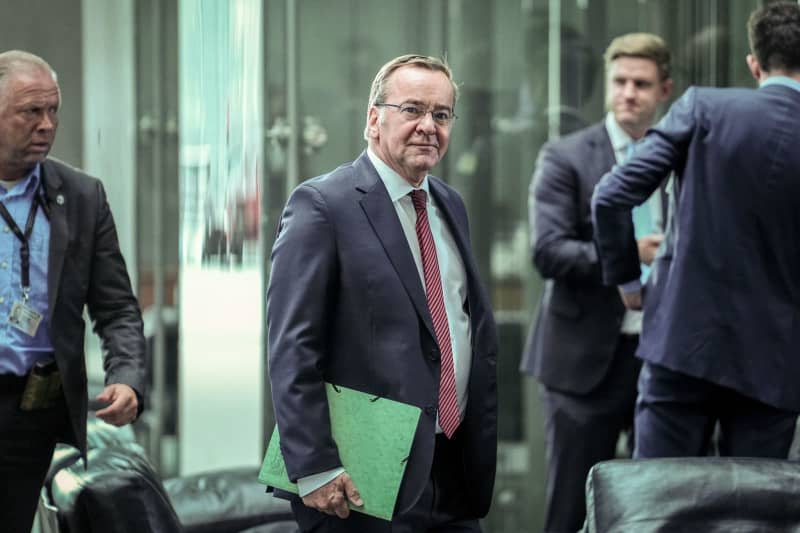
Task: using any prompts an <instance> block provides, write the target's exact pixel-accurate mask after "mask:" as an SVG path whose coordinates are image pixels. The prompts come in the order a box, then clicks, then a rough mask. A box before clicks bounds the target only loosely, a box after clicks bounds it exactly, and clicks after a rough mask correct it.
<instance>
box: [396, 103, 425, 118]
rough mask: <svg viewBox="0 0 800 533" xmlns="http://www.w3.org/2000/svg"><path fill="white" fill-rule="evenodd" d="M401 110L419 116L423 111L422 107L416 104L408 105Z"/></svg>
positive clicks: (411, 115) (412, 115)
mask: <svg viewBox="0 0 800 533" xmlns="http://www.w3.org/2000/svg"><path fill="white" fill-rule="evenodd" d="M400 111H402V112H403V113H405V114H406V115H408V116H410V117H418V116H420V115H421V114H422V111H420V108H418V107H417V106H414V105H407V106H405V107H403V108H402V109H401V110H400Z"/></svg>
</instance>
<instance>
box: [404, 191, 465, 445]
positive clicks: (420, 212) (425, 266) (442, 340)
mask: <svg viewBox="0 0 800 533" xmlns="http://www.w3.org/2000/svg"><path fill="white" fill-rule="evenodd" d="M426 196H427V194H426V193H425V191H423V190H420V189H418V190H414V191H412V192H411V201H412V202H413V203H414V209H415V210H416V211H417V239H419V248H420V252H422V270H423V272H424V274H425V292H426V296H427V298H428V309H429V310H430V312H431V318H433V330H434V331H435V332H436V339H437V340H438V343H439V351H440V352H441V355H442V358H441V360H442V368H441V376H440V378H439V426H441V428H442V431H444V434H445V435H447V438H448V439H449V438H451V437H452V436H453V433H455V431H456V428H458V424H459V423H460V422H461V419H460V417H459V412H458V395H457V394H456V375H455V371H454V369H453V347H452V344H451V343H450V327H449V326H448V324H447V310H446V309H445V308H444V296H443V294H442V277H441V274H439V260H438V259H437V258H436V246H435V245H434V243H433V234H432V233H431V226H430V224H428V211H427V210H426V208H425V199H426Z"/></svg>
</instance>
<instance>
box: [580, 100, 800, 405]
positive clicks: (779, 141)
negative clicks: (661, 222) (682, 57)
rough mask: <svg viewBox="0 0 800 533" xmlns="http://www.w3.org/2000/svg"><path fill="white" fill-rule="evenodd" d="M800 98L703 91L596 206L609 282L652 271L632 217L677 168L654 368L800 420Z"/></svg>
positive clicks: (645, 334) (652, 341)
mask: <svg viewBox="0 0 800 533" xmlns="http://www.w3.org/2000/svg"><path fill="white" fill-rule="evenodd" d="M798 116H800V91H797V90H794V89H792V88H790V87H786V86H782V85H770V86H766V87H762V88H761V89H758V90H751V89H712V88H690V89H689V90H688V91H687V92H686V93H685V94H684V95H683V96H682V97H681V99H680V100H678V101H677V102H676V103H675V104H674V105H673V106H672V108H671V109H670V111H669V113H668V114H667V115H666V116H665V117H664V119H663V120H662V121H661V122H660V123H659V124H658V125H657V126H656V127H655V128H653V129H652V130H651V131H650V132H649V133H648V135H647V137H646V139H645V141H644V144H643V145H642V146H641V147H640V148H637V151H636V156H635V157H634V158H633V159H632V160H631V161H629V162H628V163H627V164H626V165H623V166H621V167H617V168H615V169H614V171H613V172H612V173H610V174H608V175H607V176H605V177H604V178H603V181H602V182H601V183H600V184H599V185H598V187H597V190H596V193H595V197H594V200H593V205H594V210H595V215H594V217H595V225H596V228H597V234H596V238H597V243H598V247H599V250H600V256H601V259H602V264H603V274H604V281H605V282H606V283H608V284H610V285H617V284H620V283H624V282H627V281H630V280H632V279H635V278H636V277H638V276H639V263H638V259H637V257H636V246H635V243H634V240H633V230H632V227H631V221H630V210H631V209H632V207H633V206H635V205H637V204H639V203H641V202H642V201H643V200H644V199H645V198H647V196H648V195H649V194H650V193H651V192H652V191H653V190H654V189H655V188H656V187H657V186H658V183H659V181H661V180H662V179H663V177H664V176H665V175H666V174H667V173H668V172H670V171H671V170H674V171H675V176H676V177H675V180H674V187H673V197H674V213H673V215H672V224H671V228H670V232H668V234H667V238H666V239H665V243H666V244H665V245H664V246H663V247H662V248H663V253H662V254H661V255H660V256H659V257H657V258H656V261H655V262H654V268H653V270H652V272H651V275H650V278H649V280H648V286H647V289H648V290H647V292H646V294H645V300H644V307H645V314H644V323H643V326H642V337H641V340H642V342H641V343H640V344H639V351H638V355H639V356H640V357H642V358H643V359H645V360H647V361H650V362H652V363H656V364H658V365H662V366H665V367H667V368H670V369H672V370H676V371H679V372H682V373H684V374H688V375H690V376H694V377H697V378H701V379H705V380H709V381H711V382H713V383H717V384H720V385H723V386H726V387H730V388H733V389H735V390H737V391H739V392H741V393H742V394H745V395H747V396H750V397H752V398H756V399H758V400H760V401H762V402H764V403H766V404H769V405H773V406H775V407H779V408H784V409H788V410H791V411H800V387H798V386H797V376H798V375H800V357H798V355H800V150H798V147H799V146H800V120H798V119H797V117H798Z"/></svg>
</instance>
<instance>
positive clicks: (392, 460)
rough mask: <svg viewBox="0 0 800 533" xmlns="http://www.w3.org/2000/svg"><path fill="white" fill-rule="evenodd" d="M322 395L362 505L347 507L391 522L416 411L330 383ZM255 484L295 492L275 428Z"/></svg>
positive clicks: (412, 438) (414, 424)
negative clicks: (326, 399)
mask: <svg viewBox="0 0 800 533" xmlns="http://www.w3.org/2000/svg"><path fill="white" fill-rule="evenodd" d="M325 391H326V393H327V395H328V408H329V410H330V416H331V430H332V433H333V440H334V441H336V445H337V447H338V448H339V457H340V458H341V460H342V464H343V465H344V468H345V470H346V471H347V473H348V474H350V477H351V478H353V482H354V483H355V485H356V487H358V491H359V492H360V493H361V499H362V500H364V505H363V506H361V507H354V506H353V505H351V506H350V508H351V509H353V510H354V511H358V512H360V513H365V514H368V515H372V516H376V517H378V518H383V519H384V520H391V519H392V515H393V513H394V505H395V502H396V500H397V492H398V490H399V489H400V482H401V481H402V480H403V472H404V471H405V468H406V462H407V460H408V455H409V453H410V451H411V442H412V441H413V440H414V433H415V432H416V430H417V423H418V422H419V417H420V408H419V407H416V406H414V405H408V404H405V403H401V402H397V401H394V400H389V399H387V398H381V397H379V396H374V395H372V394H366V393H364V392H360V391H357V390H353V389H348V388H347V387H341V386H338V385H332V384H330V383H326V384H325ZM297 423H298V424H303V423H304V421H303V420H298V421H297ZM258 480H259V481H260V482H261V483H264V484H265V485H269V486H271V487H275V488H278V489H283V490H285V491H289V492H294V493H295V494H296V493H297V485H296V484H295V483H292V482H291V481H289V477H288V475H287V474H286V465H285V464H284V462H283V454H281V451H280V437H279V435H278V427H277V426H275V430H274V431H273V432H272V438H271V439H270V441H269V446H268V447H267V453H266V455H265V456H264V462H263V464H262V465H261V471H260V472H259V474H258Z"/></svg>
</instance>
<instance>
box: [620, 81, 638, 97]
mask: <svg viewBox="0 0 800 533" xmlns="http://www.w3.org/2000/svg"><path fill="white" fill-rule="evenodd" d="M622 94H623V95H624V96H625V98H633V97H634V96H636V84H635V83H633V82H632V81H629V82H628V83H626V84H625V85H624V87H623V88H622Z"/></svg>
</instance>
